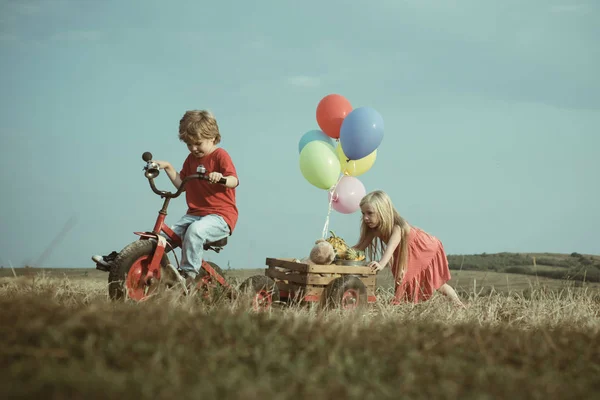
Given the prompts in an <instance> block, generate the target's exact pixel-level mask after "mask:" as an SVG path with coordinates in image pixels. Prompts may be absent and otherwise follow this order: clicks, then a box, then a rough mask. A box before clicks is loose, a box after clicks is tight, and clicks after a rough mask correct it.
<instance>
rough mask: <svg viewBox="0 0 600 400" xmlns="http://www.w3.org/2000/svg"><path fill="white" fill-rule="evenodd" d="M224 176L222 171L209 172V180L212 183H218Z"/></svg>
mask: <svg viewBox="0 0 600 400" xmlns="http://www.w3.org/2000/svg"><path fill="white" fill-rule="evenodd" d="M222 177H223V174H222V173H220V172H211V173H210V174H208V181H209V182H210V183H217V182H219V180H220V179H221V178H222Z"/></svg>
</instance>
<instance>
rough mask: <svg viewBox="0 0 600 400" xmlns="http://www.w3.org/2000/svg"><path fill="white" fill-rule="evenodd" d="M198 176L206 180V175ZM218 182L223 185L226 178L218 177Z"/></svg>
mask: <svg viewBox="0 0 600 400" xmlns="http://www.w3.org/2000/svg"><path fill="white" fill-rule="evenodd" d="M199 178H200V179H204V180H205V181H207V180H208V175H199ZM218 183H220V184H222V185H225V184H226V183H227V179H225V178H221V179H219V182H218Z"/></svg>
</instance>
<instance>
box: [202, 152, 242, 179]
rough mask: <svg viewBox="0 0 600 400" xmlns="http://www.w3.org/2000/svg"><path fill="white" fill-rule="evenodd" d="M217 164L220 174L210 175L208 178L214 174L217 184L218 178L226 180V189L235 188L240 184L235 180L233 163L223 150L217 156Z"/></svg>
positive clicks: (235, 173) (235, 172) (235, 174)
mask: <svg viewBox="0 0 600 400" xmlns="http://www.w3.org/2000/svg"><path fill="white" fill-rule="evenodd" d="M219 164H220V169H221V171H222V172H213V173H210V174H209V175H208V176H209V178H211V175H212V174H215V176H214V181H215V182H218V181H219V179H220V178H225V179H226V180H227V183H225V186H226V187H228V188H230V189H233V188H236V187H237V186H238V185H239V184H240V182H239V180H238V178H237V171H236V169H235V166H234V165H233V161H231V157H230V156H229V154H228V153H227V152H226V151H224V150H223V151H221V152H220V154H219Z"/></svg>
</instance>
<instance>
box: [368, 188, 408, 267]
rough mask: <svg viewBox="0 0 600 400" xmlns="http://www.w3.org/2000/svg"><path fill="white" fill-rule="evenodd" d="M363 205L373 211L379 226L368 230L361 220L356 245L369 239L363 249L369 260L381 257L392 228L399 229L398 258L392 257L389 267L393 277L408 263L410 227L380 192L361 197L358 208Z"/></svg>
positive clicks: (386, 196)
mask: <svg viewBox="0 0 600 400" xmlns="http://www.w3.org/2000/svg"><path fill="white" fill-rule="evenodd" d="M365 204H369V205H371V206H372V207H373V208H374V209H375V212H376V213H377V217H378V219H379V225H378V226H377V228H373V229H371V228H369V227H368V226H367V225H366V224H365V222H364V220H363V219H361V224H360V239H359V241H358V243H364V242H365V241H366V240H369V238H371V241H370V243H369V244H368V245H367V247H366V248H365V254H366V255H367V257H369V259H371V260H374V259H376V258H377V257H381V256H382V255H383V252H384V251H385V247H384V242H385V243H387V242H388V241H389V240H390V237H391V236H392V231H393V230H394V226H396V225H398V226H399V227H400V232H401V234H402V235H401V240H400V257H398V259H396V258H395V257H394V256H392V259H391V260H390V265H391V266H392V271H393V272H394V275H395V274H396V272H397V271H401V270H403V269H406V264H407V263H408V233H409V231H410V225H409V224H408V222H406V220H405V219H404V218H402V217H401V216H400V214H399V213H398V211H396V209H395V208H394V204H393V203H392V199H390V197H389V196H388V195H387V193H385V192H384V191H382V190H376V191H374V192H371V193H369V194H367V195H366V196H365V197H363V198H362V200H361V201H360V207H362V206H363V205H365Z"/></svg>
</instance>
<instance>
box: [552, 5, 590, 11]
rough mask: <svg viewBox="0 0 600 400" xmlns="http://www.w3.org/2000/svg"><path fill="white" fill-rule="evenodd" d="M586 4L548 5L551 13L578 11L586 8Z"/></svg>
mask: <svg viewBox="0 0 600 400" xmlns="http://www.w3.org/2000/svg"><path fill="white" fill-rule="evenodd" d="M587 8H588V7H587V5H586V4H560V5H554V6H551V7H550V12H553V13H579V12H584V11H586V10H587Z"/></svg>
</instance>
